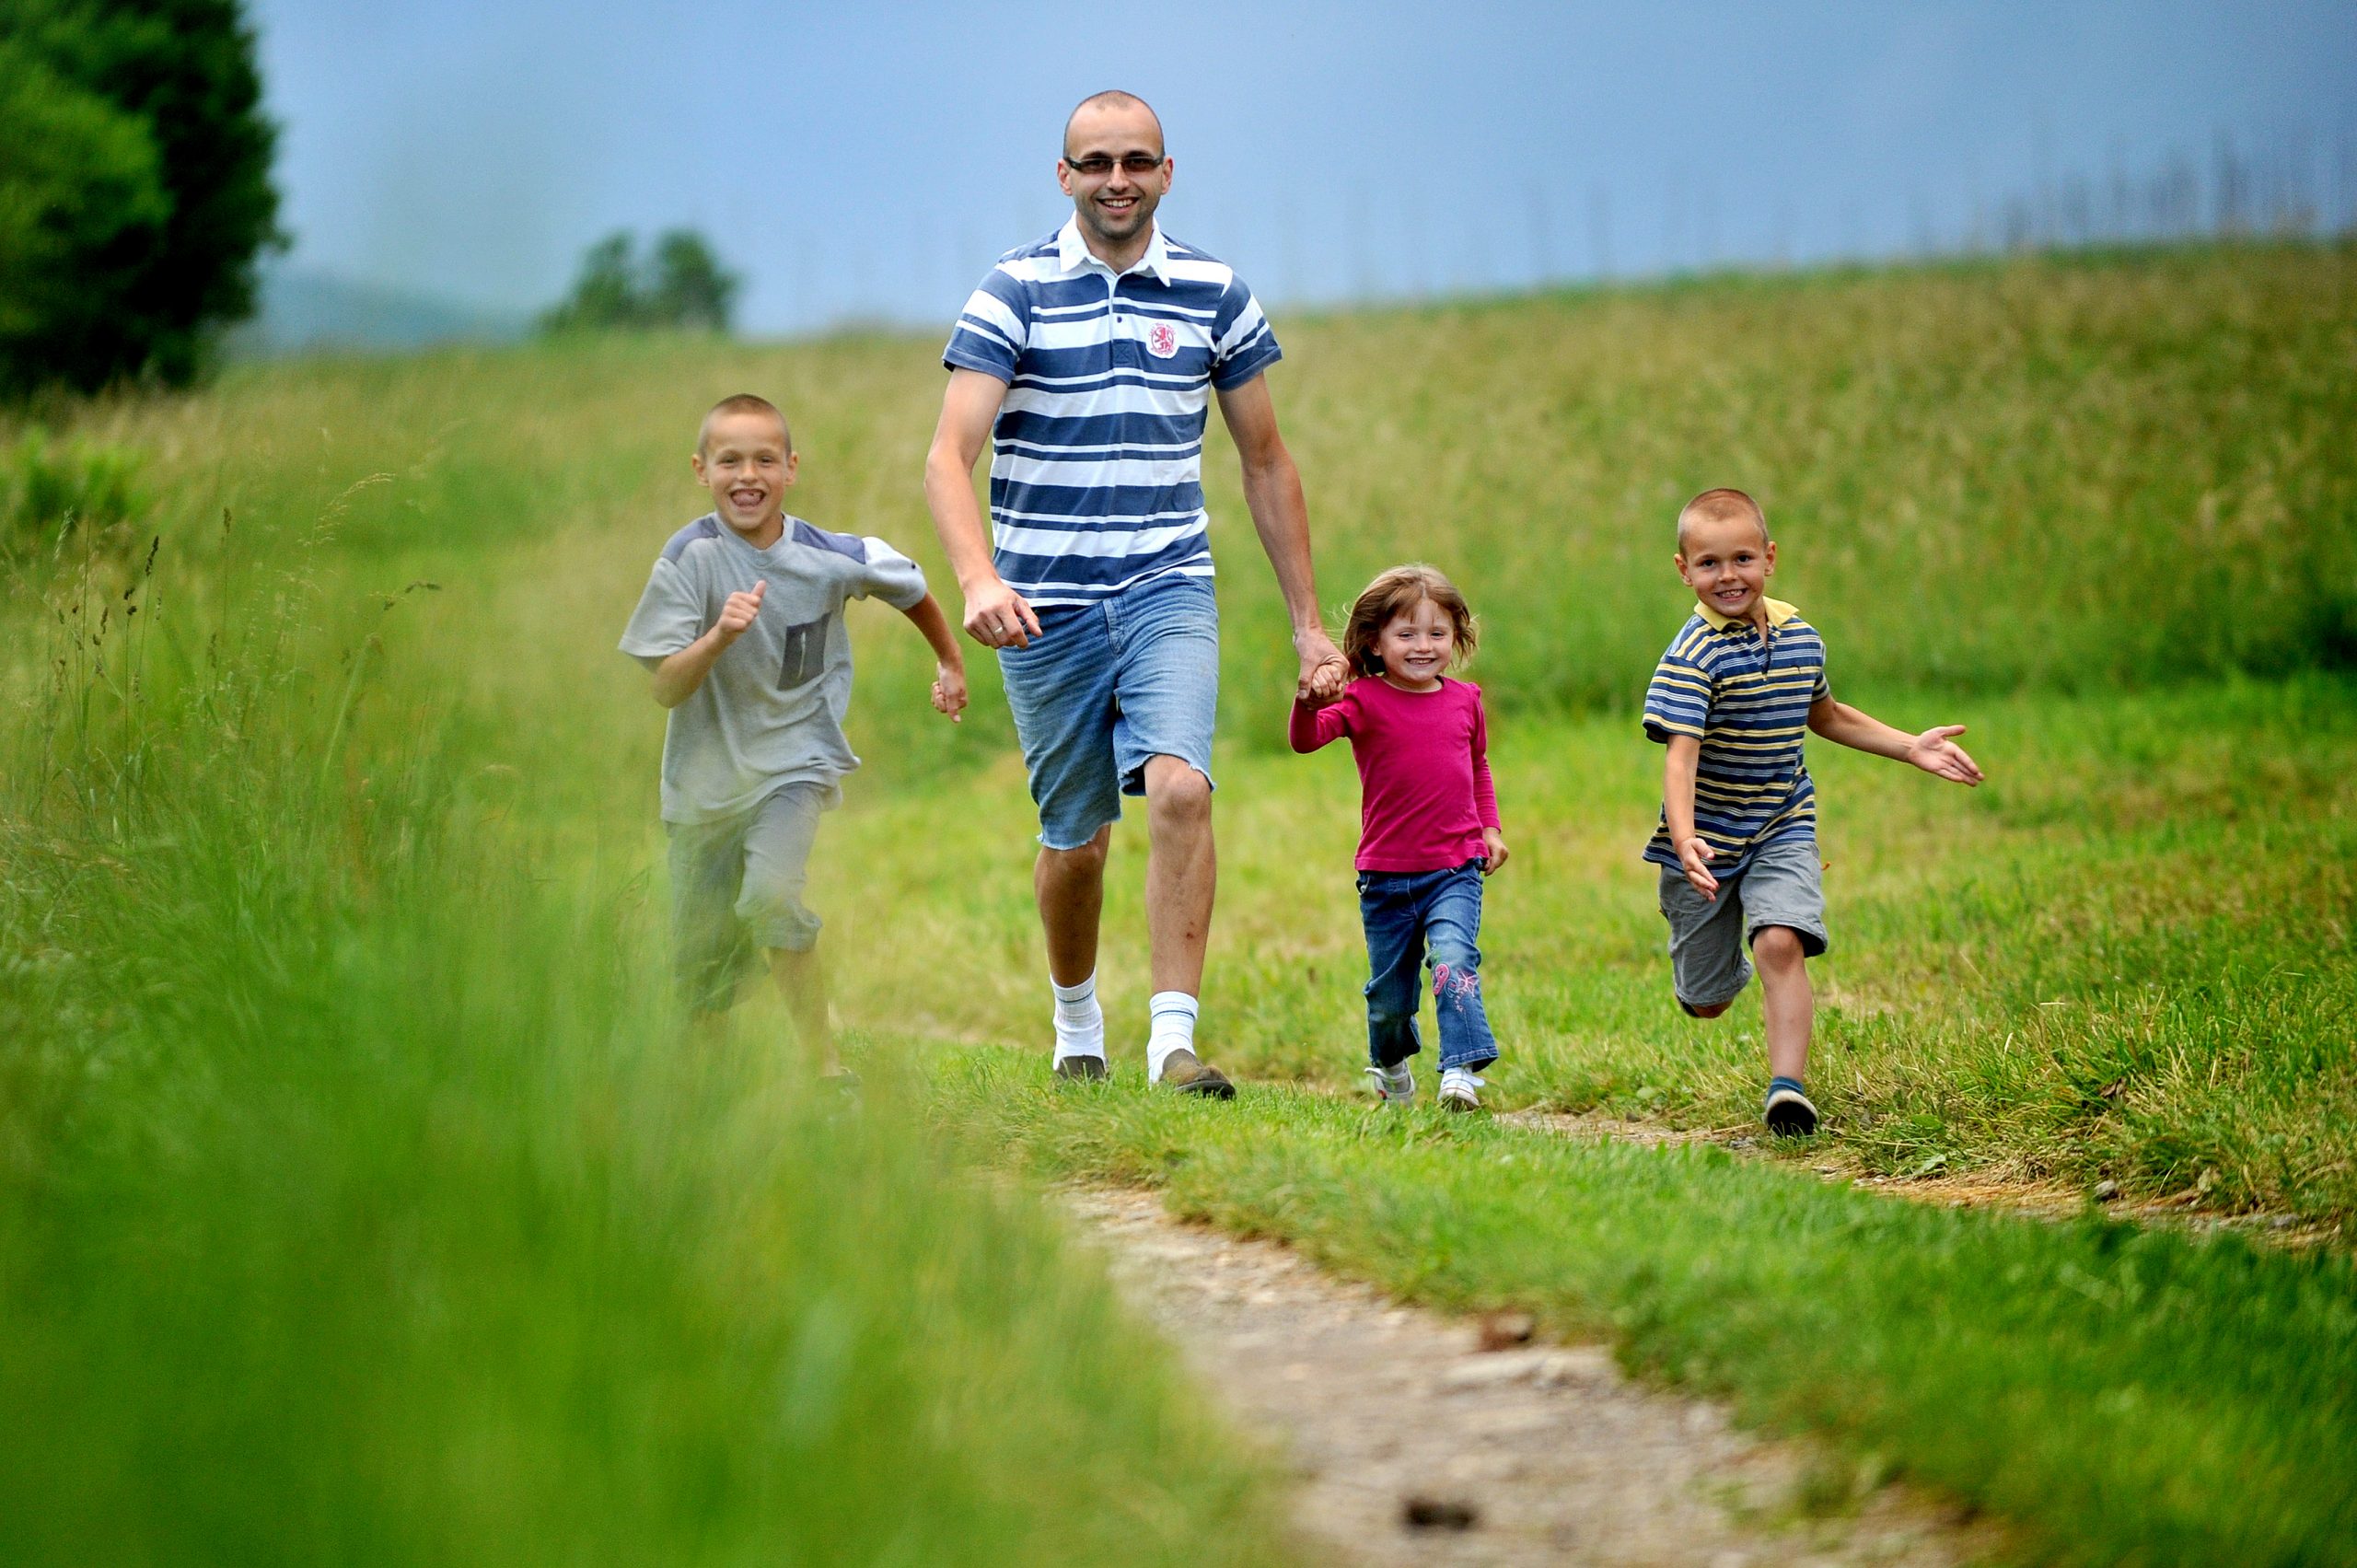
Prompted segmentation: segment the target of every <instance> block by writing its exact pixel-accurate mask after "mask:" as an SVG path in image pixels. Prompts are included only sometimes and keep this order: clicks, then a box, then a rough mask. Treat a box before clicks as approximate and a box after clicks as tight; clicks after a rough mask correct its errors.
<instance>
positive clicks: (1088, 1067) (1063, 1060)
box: [1056, 1056, 1105, 1082]
mask: <svg viewBox="0 0 2357 1568" xmlns="http://www.w3.org/2000/svg"><path fill="white" fill-rule="evenodd" d="M1056 1076H1057V1077H1059V1078H1086V1079H1088V1080H1089V1081H1091V1082H1095V1081H1096V1080H1097V1079H1099V1078H1102V1077H1103V1076H1105V1059H1104V1058H1103V1057H1101V1056H1059V1057H1057V1058H1056Z"/></svg>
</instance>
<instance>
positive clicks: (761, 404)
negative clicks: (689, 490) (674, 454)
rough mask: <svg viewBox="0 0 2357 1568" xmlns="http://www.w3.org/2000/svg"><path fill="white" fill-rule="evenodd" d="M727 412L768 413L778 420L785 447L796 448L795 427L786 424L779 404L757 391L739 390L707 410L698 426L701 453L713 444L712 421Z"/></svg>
mask: <svg viewBox="0 0 2357 1568" xmlns="http://www.w3.org/2000/svg"><path fill="white" fill-rule="evenodd" d="M725 413H765V414H768V415H769V416H770V417H771V418H772V419H774V420H776V421H777V427H778V429H779V430H781V431H783V432H784V435H785V449H786V450H787V451H788V452H791V451H793V450H794V427H793V426H792V425H790V424H786V422H785V415H784V414H783V413H780V412H778V407H777V404H775V403H773V402H772V401H769V399H767V398H764V397H762V396H761V395H760V394H759V393H756V392H738V393H737V394H736V395H735V396H733V397H726V398H723V399H721V400H720V401H718V402H716V403H714V404H713V405H712V407H711V408H710V409H709V410H707V411H706V412H705V413H704V416H703V423H702V424H700V425H698V426H697V427H696V451H697V452H698V453H699V454H701V453H702V451H703V449H704V448H705V447H709V446H710V445H712V422H713V421H714V420H715V419H718V418H719V417H720V416H721V415H722V414H725Z"/></svg>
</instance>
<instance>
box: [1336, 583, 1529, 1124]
mask: <svg viewBox="0 0 2357 1568" xmlns="http://www.w3.org/2000/svg"><path fill="white" fill-rule="evenodd" d="M1342 653H1343V655H1344V656H1345V657H1347V658H1348V659H1349V660H1350V661H1351V668H1352V669H1353V671H1355V672H1356V673H1357V677H1358V679H1354V680H1353V681H1352V682H1351V684H1350V685H1349V686H1348V687H1347V688H1345V689H1344V690H1343V692H1342V694H1341V697H1339V698H1337V699H1336V700H1335V701H1334V702H1333V703H1331V704H1330V705H1328V706H1325V707H1313V706H1312V705H1310V703H1309V702H1308V701H1307V700H1306V699H1301V698H1297V699H1295V703H1294V707H1293V725H1292V735H1291V738H1292V741H1293V749H1295V750H1296V751H1315V750H1317V749H1318V748H1319V747H1321V746H1324V745H1326V744H1327V743H1328V742H1329V741H1331V740H1334V739H1336V738H1339V737H1341V736H1345V735H1347V736H1349V737H1350V738H1351V751H1352V754H1353V756H1355V757H1356V758H1357V760H1358V765H1359V787H1360V791H1361V801H1362V804H1361V808H1360V827H1359V854H1358V869H1359V918H1360V919H1361V921H1362V922H1363V923H1364V924H1365V926H1366V955H1367V965H1368V968H1369V969H1370V970H1371V971H1372V974H1371V976H1370V978H1369V979H1368V981H1367V982H1366V1039H1367V1054H1368V1056H1369V1057H1370V1058H1372V1060H1373V1063H1374V1065H1372V1066H1370V1067H1369V1068H1368V1069H1367V1073H1368V1074H1369V1075H1370V1076H1371V1077H1373V1078H1374V1079H1375V1088H1376V1094H1378V1095H1380V1096H1381V1097H1382V1098H1385V1099H1387V1100H1396V1101H1403V1102H1404V1101H1408V1100H1412V1099H1414V1098H1416V1079H1415V1074H1412V1073H1411V1072H1410V1071H1409V1068H1408V1059H1409V1058H1410V1057H1411V1056H1413V1055H1415V1054H1416V1052H1417V1051H1419V1050H1420V1049H1422V1041H1421V1040H1419V1039H1418V1038H1417V1034H1416V1004H1417V995H1416V970H1417V966H1418V965H1419V963H1421V962H1422V961H1424V959H1425V958H1426V956H1427V952H1428V951H1429V957H1430V961H1431V964H1432V971H1433V997H1434V1002H1435V1003H1436V1004H1437V1005H1438V1008H1439V1012H1440V1067H1441V1074H1440V1102H1441V1104H1442V1105H1444V1106H1446V1107H1447V1108H1448V1109H1451V1110H1473V1109H1479V1108H1480V1103H1481V1097H1480V1088H1481V1079H1480V1072H1481V1069H1482V1068H1484V1067H1487V1066H1488V1065H1489V1064H1490V1063H1492V1062H1495V1061H1496V1060H1497V1059H1498V1042H1497V1041H1496V1040H1494V1039H1492V1036H1491V1034H1490V1020H1489V1016H1488V1015H1487V1014H1486V1013H1484V1012H1483V1011H1482V1008H1481V974H1480V965H1481V953H1480V948H1479V947H1475V946H1474V939H1475V937H1477V936H1478V935H1480V929H1481V878H1482V877H1485V876H1488V875H1490V874H1491V873H1492V872H1494V871H1496V870H1497V869H1498V868H1499V867H1501V866H1503V865H1505V863H1506V841H1505V835H1504V834H1503V833H1501V832H1500V831H1499V830H1498V801H1497V796H1496V795H1495V793H1494V792H1493V791H1492V789H1491V787H1490V762H1489V755H1488V753H1489V725H1488V722H1487V721H1486V720H1485V719H1484V718H1483V716H1482V714H1481V689H1480V687H1479V686H1475V685H1473V684H1471V683H1470V682H1468V681H1463V680H1449V679H1445V678H1444V676H1443V672H1444V671H1445V670H1447V669H1448V668H1451V667H1452V666H1454V665H1456V664H1457V663H1459V662H1460V661H1462V660H1464V659H1467V658H1469V657H1471V656H1472V653H1473V612H1472V611H1471V610H1468V609H1467V608H1466V605H1465V596H1464V595H1463V594H1460V593H1458V592H1457V585H1456V584H1454V583H1452V582H1450V581H1449V580H1448V579H1447V578H1446V577H1445V576H1443V575H1440V574H1439V573H1438V572H1436V571H1434V569H1433V568H1431V567H1430V566H1423V565H1413V566H1394V567H1393V568H1391V570H1389V571H1388V572H1386V573H1384V574H1383V575H1381V576H1379V577H1377V578H1376V580H1375V581H1374V582H1372V583H1369V584H1368V585H1367V586H1366V591H1365V592H1364V593H1363V594H1361V595H1359V598H1358V602H1357V603H1356V604H1353V606H1351V618H1350V623H1349V624H1348V625H1347V626H1346V627H1345V628H1344V630H1343V633H1342Z"/></svg>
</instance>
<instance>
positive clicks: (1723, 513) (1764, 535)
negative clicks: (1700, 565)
mask: <svg viewBox="0 0 2357 1568" xmlns="http://www.w3.org/2000/svg"><path fill="white" fill-rule="evenodd" d="M1745 520H1747V521H1749V522H1751V523H1753V524H1755V525H1756V526H1757V527H1758V528H1759V542H1760V543H1762V544H1765V543H1767V542H1768V514H1767V513H1765V512H1763V511H1761V510H1760V509H1759V502H1757V501H1754V500H1753V499H1752V498H1751V497H1750V496H1748V495H1746V494H1744V493H1743V492H1742V491H1740V490H1729V489H1725V488H1724V487H1722V488H1720V489H1717V490H1705V491H1704V492H1702V494H1700V495H1697V496H1696V497H1694V499H1693V500H1691V501H1689V502H1688V503H1686V505H1683V506H1680V507H1679V508H1678V554H1680V555H1683V554H1685V553H1686V527H1687V525H1688V524H1689V523H1732V522H1737V521H1745Z"/></svg>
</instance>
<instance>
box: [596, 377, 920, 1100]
mask: <svg viewBox="0 0 2357 1568" xmlns="http://www.w3.org/2000/svg"><path fill="white" fill-rule="evenodd" d="M692 461H693V464H694V468H695V472H696V479H697V481H698V482H700V483H702V485H703V486H704V487H705V488H706V489H707V490H710V491H711V492H712V497H713V510H712V512H711V513H709V514H707V515H706V516H704V517H699V518H697V519H696V520H695V521H694V522H692V523H690V524H689V525H688V526H687V527H686V528H681V529H680V530H679V532H678V533H676V534H674V535H672V536H671V540H670V542H669V543H668V544H666V545H665V546H664V547H663V553H662V555H661V556H660V557H659V558H657V560H656V563H655V571H654V575H652V576H650V577H649V578H648V579H647V584H646V591H645V592H644V593H643V594H641V595H640V596H639V600H638V609H637V610H635V611H634V612H633V614H632V616H631V618H630V625H629V626H628V627H627V628H625V629H624V630H623V632H622V640H621V650H622V652H624V653H626V654H629V655H631V656H633V657H635V658H636V659H637V660H638V661H639V662H640V663H641V664H643V665H644V666H645V667H646V668H648V669H649V670H651V671H652V672H653V673H654V677H655V682H654V684H655V700H656V702H657V703H662V704H663V706H664V707H666V708H668V709H669V710H670V719H669V721H668V724H667V725H666V726H665V729H664V733H663V823H664V827H665V830H666V831H667V832H668V835H669V838H670V862H671V934H672V942H673V949H674V954H675V961H676V963H677V965H678V971H679V986H680V990H681V993H682V996H683V998H684V1000H685V1001H686V1003H687V1006H688V1009H689V1012H690V1013H691V1015H692V1016H695V1017H696V1018H697V1020H698V1021H699V1022H700V1023H702V1024H706V1025H709V1024H713V1023H715V1022H716V1021H717V1020H718V1019H719V1018H720V1016H722V1015H724V1014H725V1013H726V1011H727V1009H728V1007H729V1005H731V1004H732V1003H733V1002H734V1001H735V999H736V990H737V975H738V971H739V968H740V966H741V965H742V964H743V962H744V961H745V960H746V959H747V958H749V953H748V951H747V949H748V947H749V946H750V947H760V948H761V949H763V950H764V951H765V953H766V955H767V957H768V959H769V968H770V973H771V975H772V977H773V978H774V979H775V981H776V982H777V986H778V990H779V992H780V993H782V994H783V995H784V999H785V1003H786V1006H787V1009H788V1010H789V1011H790V1012H791V1013H792V1014H793V1015H794V1020H795V1027H796V1028H797V1029H799V1031H800V1032H801V1035H802V1038H803V1041H804V1044H805V1045H806V1046H807V1048H809V1049H811V1050H812V1051H814V1052H815V1053H816V1056H817V1059H818V1063H819V1072H820V1074H822V1075H823V1076H826V1077H828V1078H830V1079H833V1080H837V1081H839V1082H841V1083H842V1084H843V1085H845V1086H850V1085H851V1084H853V1082H854V1081H855V1080H853V1079H852V1077H851V1075H850V1074H846V1073H844V1072H843V1070H842V1062H841V1059H840V1058H839V1057H838V1056H837V1055H836V1053H835V1045H834V1040H833V1036H832V1034H831V1032H830V1030H829V1028H828V1027H827V987H826V976H825V971H824V970H822V969H821V968H820V966H819V959H818V954H817V944H818V940H819V917H818V916H817V915H815V914H812V913H811V912H809V910H808V909H807V908H805V907H804V905H803V902H802V889H803V884H804V881H805V879H806V877H805V868H806V866H807V863H808V861H809V856H810V845H811V842H812V841H813V840H814V839H815V838H816V836H817V833H818V828H819V812H821V811H823V810H828V809H830V808H831V807H834V806H836V805H838V804H840V803H841V801H842V789H841V787H840V781H841V779H842V776H843V775H844V774H845V773H848V772H851V771H852V770H853V768H856V767H858V766H859V759H858V758H857V757H854V756H853V755H852V751H851V747H850V746H849V745H848V744H847V743H846V742H845V741H844V739H843V730H842V719H843V713H844V710H845V709H847V708H848V707H849V706H850V704H851V633H850V631H849V629H848V628H847V627H846V626H845V625H844V624H843V613H842V612H843V606H844V604H845V603H846V602H848V601H849V600H851V599H854V598H866V597H868V596H869V595H871V594H873V595H875V596H876V597H877V598H881V599H883V600H884V601H885V602H886V603H887V604H889V605H891V606H892V607H893V608H894V609H896V610H900V612H901V613H902V614H904V615H906V616H907V617H908V618H909V619H910V620H911V621H914V622H915V623H916V627H917V630H918V631H920V632H922V633H924V638H925V641H926V642H927V643H929V644H931V645H933V651H934V656H935V659H936V660H937V661H938V664H937V667H936V671H935V677H936V678H935V681H934V685H933V705H934V706H935V708H937V709H939V710H940V711H941V712H942V713H945V714H948V715H949V716H950V717H951V718H952V719H956V718H957V717H958V714H959V712H960V710H962V709H963V708H964V707H965V705H966V666H965V657H964V656H963V655H962V654H961V653H960V652H959V651H958V644H957V641H956V640H955V638H954V637H953V636H952V635H951V633H950V630H949V622H948V621H947V619H946V617H945V616H943V614H942V613H941V607H940V606H939V605H938V604H936V603H935V602H934V598H933V596H932V595H931V594H930V593H927V592H926V591H925V586H924V574H923V572H922V571H920V570H919V569H918V567H917V564H916V563H915V562H913V561H911V560H910V559H909V558H908V557H907V556H905V555H902V554H901V553H900V552H899V551H896V550H894V549H893V548H892V547H891V546H890V545H888V544H886V543H885V542H884V541H883V540H878V539H862V538H860V537H858V536H857V535H854V534H838V533H828V532H826V531H824V530H823V529H819V528H812V527H811V526H810V525H809V524H808V523H806V522H804V521H803V520H802V519H801V518H799V517H787V516H785V513H784V495H785V490H786V487H787V486H788V485H790V484H792V483H793V482H794V477H795V469H796V468H797V466H798V463H799V459H798V457H797V455H796V454H795V450H794V438H793V436H792V434H791V433H790V432H789V431H788V430H787V428H786V424H785V416H784V415H783V414H781V413H780V412H778V411H777V409H776V407H775V406H774V405H773V404H772V403H771V402H769V401H767V400H766V399H762V398H758V397H754V396H751V395H750V394H741V395H739V396H737V397H733V398H727V399H724V400H723V401H721V402H719V403H717V404H715V405H714V408H713V410H712V412H710V413H708V414H706V415H705V416H704V421H703V428H702V432H701V433H700V434H699V436H697V440H696V452H695V457H694V458H693V459H692Z"/></svg>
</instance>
